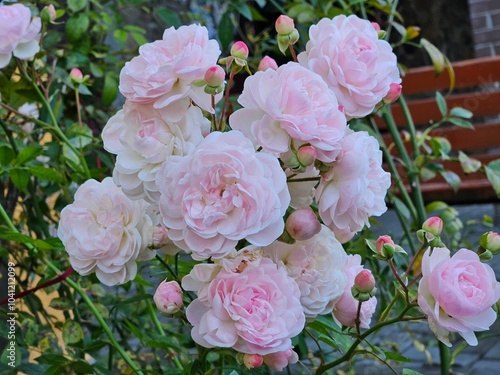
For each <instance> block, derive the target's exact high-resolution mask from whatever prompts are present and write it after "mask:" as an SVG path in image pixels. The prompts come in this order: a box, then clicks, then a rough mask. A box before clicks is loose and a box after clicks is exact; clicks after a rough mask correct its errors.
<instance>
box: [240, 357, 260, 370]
mask: <svg viewBox="0 0 500 375" xmlns="http://www.w3.org/2000/svg"><path fill="white" fill-rule="evenodd" d="M262 363H264V358H262V356H261V355H259V354H244V355H243V364H244V365H245V367H246V368H247V369H249V370H251V369H253V368H257V367H260V366H262Z"/></svg>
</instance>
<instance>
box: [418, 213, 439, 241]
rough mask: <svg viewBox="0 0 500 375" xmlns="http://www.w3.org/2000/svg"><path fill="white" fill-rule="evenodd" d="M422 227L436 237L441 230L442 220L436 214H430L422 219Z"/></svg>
mask: <svg viewBox="0 0 500 375" xmlns="http://www.w3.org/2000/svg"><path fill="white" fill-rule="evenodd" d="M422 229H423V230H425V231H426V232H427V233H430V234H432V235H433V236H436V237H437V236H439V235H440V234H441V232H442V231H443V220H441V218H439V217H437V216H432V217H430V218H428V219H427V220H426V221H424V223H423V224H422Z"/></svg>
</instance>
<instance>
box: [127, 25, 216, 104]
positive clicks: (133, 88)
mask: <svg viewBox="0 0 500 375" xmlns="http://www.w3.org/2000/svg"><path fill="white" fill-rule="evenodd" d="M219 55H220V49H219V45H218V43H217V41H215V40H209V39H208V30H207V28H206V27H204V26H199V25H190V26H181V27H179V28H178V29H177V30H176V29H175V28H173V27H171V28H169V29H167V30H165V32H164V34H163V39H162V40H158V41H155V42H153V43H148V44H144V45H143V46H141V47H140V48H139V56H136V57H134V58H133V59H132V60H131V61H129V62H127V63H126V64H125V66H124V67H123V69H122V71H121V73H120V92H121V93H122V94H123V96H125V98H127V100H129V101H131V102H135V103H154V107H155V108H163V107H167V106H169V105H171V104H172V103H174V102H176V101H179V100H185V99H187V98H191V99H192V100H193V101H194V102H195V103H196V104H197V105H198V106H200V107H201V108H203V109H205V110H207V111H211V112H213V109H212V105H211V102H210V101H211V97H210V95H208V94H205V93H204V92H203V87H196V86H193V85H192V83H193V82H194V81H196V80H201V79H203V77H204V75H205V72H206V70H207V69H208V68H209V67H211V66H213V65H216V64H217V59H218V58H219Z"/></svg>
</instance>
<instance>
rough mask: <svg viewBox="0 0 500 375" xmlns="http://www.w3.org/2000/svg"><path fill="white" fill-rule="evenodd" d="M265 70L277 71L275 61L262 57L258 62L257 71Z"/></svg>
mask: <svg viewBox="0 0 500 375" xmlns="http://www.w3.org/2000/svg"><path fill="white" fill-rule="evenodd" d="M267 69H273V70H276V69H278V64H277V63H276V60H274V59H273V58H272V57H269V56H264V57H263V58H262V60H260V63H259V67H258V68H257V70H260V71H264V70H267Z"/></svg>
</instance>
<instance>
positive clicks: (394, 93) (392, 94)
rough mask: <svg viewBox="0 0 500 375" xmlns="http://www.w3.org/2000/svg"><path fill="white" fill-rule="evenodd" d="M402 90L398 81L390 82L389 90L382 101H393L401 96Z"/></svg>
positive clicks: (388, 102)
mask: <svg viewBox="0 0 500 375" xmlns="http://www.w3.org/2000/svg"><path fill="white" fill-rule="evenodd" d="M402 90H403V86H401V85H400V84H399V83H391V86H390V88H389V92H388V93H387V95H386V96H385V97H384V99H383V100H384V103H386V104H390V103H394V102H395V101H396V100H398V98H399V97H400V96H401V91H402Z"/></svg>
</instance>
